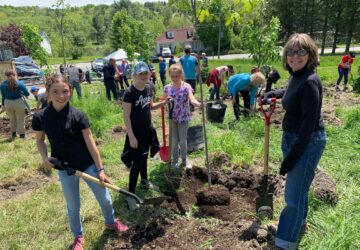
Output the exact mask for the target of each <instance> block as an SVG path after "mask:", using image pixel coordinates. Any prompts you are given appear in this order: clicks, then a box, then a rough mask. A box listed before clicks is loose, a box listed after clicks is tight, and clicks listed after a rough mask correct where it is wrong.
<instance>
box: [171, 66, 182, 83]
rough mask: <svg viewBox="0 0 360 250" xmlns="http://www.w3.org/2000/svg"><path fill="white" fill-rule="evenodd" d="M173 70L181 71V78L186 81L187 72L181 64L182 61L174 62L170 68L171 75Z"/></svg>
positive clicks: (175, 71)
mask: <svg viewBox="0 0 360 250" xmlns="http://www.w3.org/2000/svg"><path fill="white" fill-rule="evenodd" d="M171 72H174V73H180V74H181V79H182V80H183V81H184V80H185V74H184V70H183V68H182V66H181V64H180V63H174V64H172V65H171V66H170V68H169V75H170V74H171Z"/></svg>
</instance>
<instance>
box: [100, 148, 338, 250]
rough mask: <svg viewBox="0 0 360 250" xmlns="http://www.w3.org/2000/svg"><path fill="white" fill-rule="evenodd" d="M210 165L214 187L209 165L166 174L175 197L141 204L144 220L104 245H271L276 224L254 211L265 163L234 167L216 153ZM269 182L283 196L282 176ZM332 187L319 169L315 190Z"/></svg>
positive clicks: (140, 246) (131, 246)
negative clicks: (267, 222)
mask: <svg viewBox="0 0 360 250" xmlns="http://www.w3.org/2000/svg"><path fill="white" fill-rule="evenodd" d="M224 166H226V167H227V168H226V169H227V170H226V171H224V170H223V167H224ZM210 168H211V174H212V175H211V177H212V178H211V180H212V185H211V188H210V189H209V188H208V175H207V170H206V169H205V168H200V167H197V166H194V167H193V169H192V170H187V171H186V172H185V173H183V176H182V177H180V176H179V175H178V176H176V175H175V174H174V173H171V174H169V173H164V176H166V179H167V180H166V182H167V183H169V182H171V183H170V184H169V185H170V186H169V187H167V188H166V190H162V191H163V192H164V193H166V194H168V195H171V196H172V197H173V199H172V201H166V202H164V203H163V204H162V205H161V206H160V208H152V207H145V208H142V209H144V210H143V213H142V214H143V216H145V217H146V218H145V219H144V220H142V221H141V223H137V224H136V225H134V226H132V227H131V228H130V230H129V231H128V232H127V233H126V234H124V235H123V236H121V237H118V236H116V237H112V236H110V237H107V238H106V239H104V242H103V244H104V245H103V249H184V250H185V249H186V250H188V249H219V250H220V249H244V250H249V249H273V245H274V243H273V242H274V235H275V233H276V227H275V226H272V225H267V226H266V225H262V224H261V221H260V220H259V219H258V217H257V216H256V211H255V209H256V208H255V199H256V197H258V196H259V194H261V192H262V185H261V184H262V181H263V178H262V175H261V174H260V173H261V171H260V169H261V167H260V166H258V167H257V166H253V167H249V166H247V165H244V166H232V165H231V162H230V158H229V157H228V156H227V155H224V154H215V155H213V156H212V157H211V159H210ZM164 178H165V177H164ZM268 183H269V187H268V190H269V192H273V193H274V198H275V199H278V198H280V197H281V196H282V194H283V187H284V178H283V177H279V176H278V175H270V176H269V180H268ZM334 185H335V182H333V180H332V179H331V178H330V177H328V176H327V175H326V174H325V173H324V172H321V171H319V172H318V173H317V175H316V177H315V181H314V188H313V189H314V192H315V193H316V192H317V191H316V190H319V189H320V187H322V188H324V189H326V190H327V189H328V188H329V189H331V190H333V191H335V186H334ZM175 188H178V189H177V190H178V191H176V190H174V189H175ZM322 192H329V190H327V191H322ZM187 213H190V214H192V215H193V216H195V218H198V219H194V218H191V217H188V216H186V214H187ZM184 215H185V216H184Z"/></svg>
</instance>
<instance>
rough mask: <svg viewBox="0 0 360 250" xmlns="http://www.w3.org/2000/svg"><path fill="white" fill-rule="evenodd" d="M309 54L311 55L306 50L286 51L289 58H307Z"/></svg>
mask: <svg viewBox="0 0 360 250" xmlns="http://www.w3.org/2000/svg"><path fill="white" fill-rule="evenodd" d="M307 54H309V52H308V51H307V50H306V49H299V50H294V49H289V50H287V51H286V55H287V56H295V55H298V56H306V55H307Z"/></svg>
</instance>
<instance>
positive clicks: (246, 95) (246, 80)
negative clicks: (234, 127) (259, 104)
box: [228, 72, 265, 120]
mask: <svg viewBox="0 0 360 250" xmlns="http://www.w3.org/2000/svg"><path fill="white" fill-rule="evenodd" d="M264 84H265V76H264V75H263V74H262V73H261V72H256V73H254V74H249V73H242V74H236V75H233V76H231V77H230V78H229V81H228V91H229V93H230V94H231V96H232V103H233V109H234V115H235V118H236V120H239V119H240V117H239V116H240V110H239V92H240V94H241V95H242V97H243V101H244V107H245V111H244V115H245V116H248V115H249V112H253V111H254V104H255V98H256V95H257V92H258V88H259V87H260V86H261V85H264Z"/></svg>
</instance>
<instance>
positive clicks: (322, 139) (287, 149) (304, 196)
mask: <svg viewBox="0 0 360 250" xmlns="http://www.w3.org/2000/svg"><path fill="white" fill-rule="evenodd" d="M317 51H318V49H317V46H316V44H315V42H314V41H313V40H312V39H311V38H310V37H309V36H308V35H307V34H293V35H292V36H291V37H290V38H289V40H288V42H287V43H286V45H285V47H284V51H283V56H282V63H283V66H284V68H285V69H286V70H287V71H289V73H290V78H289V83H288V86H287V88H286V89H283V90H277V91H271V92H268V93H266V94H265V96H264V98H269V97H276V98H282V105H283V107H284V109H285V111H286V113H285V116H284V120H283V124H282V128H283V137H282V145H281V149H282V152H283V158H284V159H283V161H282V163H281V168H280V174H281V175H285V174H287V177H286V184H285V202H286V206H285V208H284V210H283V211H282V212H281V215H280V221H279V226H278V230H277V234H276V239H275V245H276V247H277V248H278V249H286V250H287V249H290V250H292V249H294V250H295V249H296V247H297V245H296V242H297V240H298V238H299V235H300V232H301V231H302V230H305V229H306V218H307V214H308V192H309V188H310V185H311V182H312V180H313V178H314V175H315V169H316V167H317V164H318V162H319V160H320V158H321V155H322V153H323V151H324V149H325V145H326V133H325V130H324V123H323V120H322V116H321V106H322V96H323V89H322V84H321V81H320V78H319V76H318V75H317V74H316V73H315V68H316V67H317V66H318V62H319V55H318V52H317Z"/></svg>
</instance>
